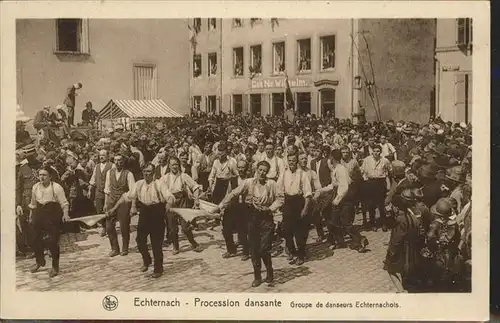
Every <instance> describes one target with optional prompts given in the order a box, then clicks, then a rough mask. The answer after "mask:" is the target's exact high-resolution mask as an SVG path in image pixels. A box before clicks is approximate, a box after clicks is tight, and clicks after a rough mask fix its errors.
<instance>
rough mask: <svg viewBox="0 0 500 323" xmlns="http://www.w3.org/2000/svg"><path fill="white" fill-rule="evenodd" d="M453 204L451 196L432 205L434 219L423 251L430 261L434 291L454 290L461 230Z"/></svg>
mask: <svg viewBox="0 0 500 323" xmlns="http://www.w3.org/2000/svg"><path fill="white" fill-rule="evenodd" d="M452 211H453V205H452V203H451V201H450V199H449V198H441V199H439V200H438V201H437V203H436V204H435V205H433V206H432V207H431V213H432V215H433V216H434V220H433V221H432V222H431V224H430V228H429V231H428V233H427V243H426V248H425V250H424V252H423V254H424V255H425V257H426V258H427V260H428V262H427V264H428V267H427V268H429V270H428V276H429V279H430V282H431V285H432V286H431V288H432V291H433V292H453V291H454V288H455V286H454V284H453V281H454V279H453V270H454V267H455V264H456V257H457V255H458V245H459V243H460V231H459V228H458V224H457V223H456V221H455V220H454V219H453V218H452Z"/></svg>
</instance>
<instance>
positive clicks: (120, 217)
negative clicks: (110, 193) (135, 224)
mask: <svg viewBox="0 0 500 323" xmlns="http://www.w3.org/2000/svg"><path fill="white" fill-rule="evenodd" d="M112 205H113V204H111V205H110V206H108V207H109V208H111V207H112ZM117 221H118V222H119V223H120V231H121V233H122V250H123V251H128V246H129V242H130V203H122V204H120V206H119V207H118V209H117V210H116V213H115V214H113V215H112V216H111V217H110V218H107V219H106V233H107V234H108V238H109V243H110V244H111V249H112V250H114V251H118V252H119V251H120V246H119V244H118V234H117V233H116V222H117Z"/></svg>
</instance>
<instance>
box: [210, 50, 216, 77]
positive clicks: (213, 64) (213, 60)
mask: <svg viewBox="0 0 500 323" xmlns="http://www.w3.org/2000/svg"><path fill="white" fill-rule="evenodd" d="M216 74H217V53H210V54H208V76H213V75H216Z"/></svg>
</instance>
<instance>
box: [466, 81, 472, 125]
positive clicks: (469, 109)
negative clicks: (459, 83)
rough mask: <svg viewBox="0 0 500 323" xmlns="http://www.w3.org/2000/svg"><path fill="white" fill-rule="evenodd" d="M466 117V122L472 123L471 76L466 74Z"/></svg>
mask: <svg viewBox="0 0 500 323" xmlns="http://www.w3.org/2000/svg"><path fill="white" fill-rule="evenodd" d="M466 77H467V82H466V83H467V115H466V118H467V119H466V121H467V122H472V91H473V88H472V74H467V75H466Z"/></svg>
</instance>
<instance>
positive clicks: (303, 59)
mask: <svg viewBox="0 0 500 323" xmlns="http://www.w3.org/2000/svg"><path fill="white" fill-rule="evenodd" d="M297 47H298V48H297V53H298V55H297V61H298V62H297V63H298V70H299V71H300V72H305V71H310V70H311V39H301V40H298V41H297Z"/></svg>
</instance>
